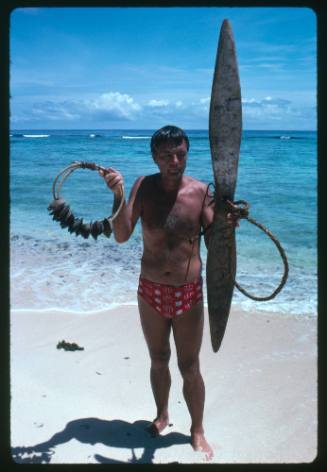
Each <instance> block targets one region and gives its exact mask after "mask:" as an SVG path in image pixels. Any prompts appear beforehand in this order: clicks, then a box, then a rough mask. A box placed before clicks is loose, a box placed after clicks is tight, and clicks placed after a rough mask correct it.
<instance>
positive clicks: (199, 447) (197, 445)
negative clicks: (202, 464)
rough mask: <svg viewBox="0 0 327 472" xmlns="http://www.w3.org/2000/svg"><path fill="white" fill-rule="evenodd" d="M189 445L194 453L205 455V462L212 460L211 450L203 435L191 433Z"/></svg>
mask: <svg viewBox="0 0 327 472" xmlns="http://www.w3.org/2000/svg"><path fill="white" fill-rule="evenodd" d="M191 443H192V447H193V449H194V451H200V452H204V453H205V454H206V456H205V458H206V460H207V461H210V460H211V459H212V458H213V449H212V447H211V446H210V445H209V443H208V442H207V440H206V438H205V437H204V434H203V433H191Z"/></svg>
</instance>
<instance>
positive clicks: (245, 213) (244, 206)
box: [208, 183, 289, 302]
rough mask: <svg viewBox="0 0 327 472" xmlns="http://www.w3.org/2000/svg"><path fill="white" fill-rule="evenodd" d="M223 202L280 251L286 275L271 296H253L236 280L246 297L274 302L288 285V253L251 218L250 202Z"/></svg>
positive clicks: (236, 285) (235, 282)
mask: <svg viewBox="0 0 327 472" xmlns="http://www.w3.org/2000/svg"><path fill="white" fill-rule="evenodd" d="M210 185H213V187H214V189H215V186H214V184H212V183H211V184H209V185H208V188H209V186H210ZM216 195H217V193H216V189H215V190H214V196H215V198H216ZM214 200H215V199H214ZM223 201H224V203H225V204H227V208H228V211H229V212H230V213H232V214H233V215H236V217H237V218H239V219H245V220H247V221H248V222H249V223H251V224H253V225H255V226H257V227H258V228H259V229H261V231H263V232H264V233H265V234H266V235H267V236H268V237H269V238H270V239H271V240H272V241H273V243H274V244H275V246H276V247H277V249H278V252H279V254H280V256H281V258H282V261H283V265H284V273H283V276H282V278H281V281H280V283H279V285H278V287H277V288H276V289H275V290H274V291H273V292H272V293H271V294H270V295H267V296H257V295H253V294H251V293H249V292H248V291H247V290H245V289H244V288H243V287H241V286H240V285H239V283H238V282H237V281H236V280H234V285H235V287H236V288H237V289H238V290H239V291H240V292H241V293H243V295H245V296H246V297H248V298H251V299H252V300H255V301H259V302H264V301H268V300H272V299H273V298H275V297H276V295H277V294H278V293H279V292H280V291H281V290H282V288H283V287H284V285H285V284H286V281H287V278H288V272H289V266H288V260H287V256H286V253H285V251H284V249H283V247H282V246H281V244H280V242H279V241H278V239H277V238H276V236H274V235H273V234H272V233H271V231H269V229H267V228H266V227H265V226H263V225H262V224H261V223H258V222H257V221H255V220H254V219H253V218H251V217H250V216H249V208H250V205H249V204H248V202H246V201H245V200H237V201H235V202H233V201H231V200H228V199H224V200H223ZM211 203H212V201H211V202H210V203H209V205H210V204H211Z"/></svg>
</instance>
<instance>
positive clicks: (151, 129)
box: [10, 128, 318, 133]
mask: <svg viewBox="0 0 327 472" xmlns="http://www.w3.org/2000/svg"><path fill="white" fill-rule="evenodd" d="M156 129H159V128H12V129H10V132H12V131H26V130H29V131H153V130H156ZM183 129H185V130H187V131H209V129H208V128H183ZM243 131H282V132H288V133H289V132H292V131H297V132H299V131H302V132H308V131H318V130H317V129H278V128H276V129H258V128H244V129H243Z"/></svg>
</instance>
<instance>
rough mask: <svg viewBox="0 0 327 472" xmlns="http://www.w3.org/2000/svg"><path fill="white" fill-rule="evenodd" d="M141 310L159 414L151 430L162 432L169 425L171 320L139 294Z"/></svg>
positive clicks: (152, 384)
mask: <svg viewBox="0 0 327 472" xmlns="http://www.w3.org/2000/svg"><path fill="white" fill-rule="evenodd" d="M138 305H139V312H140V317H141V324H142V329H143V333H144V337H145V340H146V342H147V346H148V349H149V354H150V358H151V369H150V379H151V386H152V391H153V395H154V400H155V402H156V406H157V416H156V418H155V419H154V421H153V423H152V427H151V428H150V432H151V433H152V434H154V435H157V434H160V433H161V431H162V430H163V429H164V428H165V427H166V426H167V425H168V423H169V416H168V396H169V390H170V385H171V378H170V372H169V367H168V363H169V359H170V344H169V336H170V331H171V320H169V319H166V318H164V317H163V316H161V315H160V314H159V313H157V312H156V311H155V310H154V308H152V307H151V306H150V305H148V304H147V303H146V302H145V301H144V300H143V299H142V298H141V297H140V296H138Z"/></svg>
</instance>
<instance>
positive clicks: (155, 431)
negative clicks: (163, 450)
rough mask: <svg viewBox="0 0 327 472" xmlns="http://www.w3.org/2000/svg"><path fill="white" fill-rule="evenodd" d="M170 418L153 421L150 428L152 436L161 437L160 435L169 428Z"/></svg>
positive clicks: (159, 418) (165, 417)
mask: <svg viewBox="0 0 327 472" xmlns="http://www.w3.org/2000/svg"><path fill="white" fill-rule="evenodd" d="M168 424H169V418H168V416H162V417H158V418H156V419H155V420H153V422H152V424H151V425H150V426H149V428H148V431H149V433H150V434H151V436H153V437H155V436H159V434H160V433H161V432H162V431H163V430H164V429H165V428H166V426H168Z"/></svg>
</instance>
